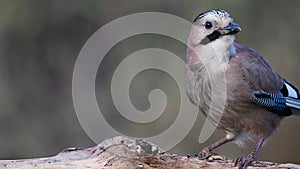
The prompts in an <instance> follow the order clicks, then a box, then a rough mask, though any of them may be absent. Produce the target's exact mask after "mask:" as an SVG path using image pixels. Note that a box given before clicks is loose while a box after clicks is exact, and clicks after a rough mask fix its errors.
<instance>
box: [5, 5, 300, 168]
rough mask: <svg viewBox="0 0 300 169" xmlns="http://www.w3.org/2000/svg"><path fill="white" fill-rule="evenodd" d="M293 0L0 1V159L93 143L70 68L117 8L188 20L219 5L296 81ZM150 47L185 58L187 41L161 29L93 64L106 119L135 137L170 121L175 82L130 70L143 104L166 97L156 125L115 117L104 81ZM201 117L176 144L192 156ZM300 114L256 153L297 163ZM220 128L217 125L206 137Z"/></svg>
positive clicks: (299, 15)
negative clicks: (76, 103) (153, 94)
mask: <svg viewBox="0 0 300 169" xmlns="http://www.w3.org/2000/svg"><path fill="white" fill-rule="evenodd" d="M299 7H300V1H296V0H290V1H280V0H276V1H275V0H272V1H271V0H266V1H258V0H251V1H250V0H244V1H234V0H224V1H217V0H212V1H195V0H192V1H174V0H173V1H171V0H165V1H159V0H152V1H146V0H131V1H128V0H127V1H117V0H111V1H108V0H101V1H100V0H99V1H92V0H85V1H79V0H74V1H66V0H62V1H50V0H48V1H47V0H45V1H38V0H27V1H16V0H3V1H1V2H0V93H1V95H0V147H1V148H0V158H1V159H11V158H29V157H38V156H46V155H53V154H56V153H58V152H59V151H60V150H62V149H63V148H66V147H71V146H79V147H80V146H82V147H87V146H92V145H93V144H94V143H93V142H92V141H91V140H90V139H89V137H88V136H87V135H86V134H85V133H84V131H83V129H82V128H81V126H80V124H79V122H78V120H77V116H76V113H75V111H74V108H73V102H72V89H71V87H72V73H73V68H74V64H75V61H76V58H77V56H78V54H79V51H80V49H81V47H82V46H83V44H84V43H85V42H86V41H87V39H88V38H89V37H90V36H91V35H92V34H93V33H94V32H95V31H97V30H98V29H99V28H101V26H103V25H105V24H106V23H108V22H110V21H112V20H114V19H117V18H119V17H122V16H124V15H128V14H132V13H136V12H149V11H155V12H165V13H170V14H174V15H177V16H179V17H182V18H185V19H187V20H189V21H192V20H193V19H194V17H196V16H197V15H198V14H199V13H200V12H203V11H206V10H208V9H215V8H222V9H225V10H227V11H228V12H229V13H231V15H232V16H233V17H234V18H235V20H236V22H237V23H239V24H240V26H241V27H242V32H240V34H238V35H237V41H239V42H241V43H243V44H246V45H248V46H250V47H252V48H255V49H257V50H258V51H259V52H260V53H261V54H263V55H264V56H265V57H266V58H267V60H268V61H269V62H270V63H271V65H272V66H273V67H274V69H275V70H276V71H277V72H278V73H280V74H281V75H282V76H284V77H285V78H286V79H288V80H290V81H291V82H292V83H294V84H296V85H297V86H300V78H299V74H298V73H299V67H298V64H299V63H300V62H299V61H300V58H299V53H300V48H299V47H298V45H299V43H298V39H300V34H299V33H298V27H299V26H300V11H299ZM143 39H147V40H146V41H144V40H143ZM141 42H143V43H141ZM150 47H157V48H162V49H166V50H170V51H172V52H173V53H175V54H177V55H178V56H180V57H181V58H182V59H184V57H185V56H184V55H185V46H184V45H182V44H180V43H178V42H176V40H174V39H170V38H167V37H162V36H158V35H140V36H136V37H132V38H128V39H126V40H125V41H123V42H121V43H119V44H118V45H117V46H116V47H115V48H113V50H112V51H110V53H108V56H109V57H106V58H107V59H106V60H105V66H103V67H101V68H103V69H104V70H101V71H99V72H100V73H99V74H98V75H97V80H96V84H97V89H96V92H97V97H98V99H99V100H107V103H108V104H105V105H106V106H104V107H103V109H104V110H105V112H107V113H112V114H110V116H111V117H110V118H109V116H108V118H109V121H111V124H112V125H114V126H115V128H116V129H118V128H122V127H128V128H131V129H132V131H134V132H133V133H135V134H137V133H138V134H140V135H139V136H149V135H153V134H155V132H154V131H157V129H160V130H163V129H164V128H167V127H168V126H169V125H170V124H172V121H173V120H174V118H175V117H176V115H177V111H178V109H179V108H178V103H179V102H180V100H178V97H179V94H178V92H176V91H178V87H177V86H176V85H174V80H172V78H170V77H169V76H168V75H166V74H163V73H161V72H157V71H149V72H148V71H146V72H143V73H144V75H143V76H137V77H136V78H135V80H134V82H133V83H132V85H131V89H130V90H131V92H130V93H131V94H130V97H131V99H132V102H133V104H134V105H135V106H136V107H137V108H138V109H140V110H145V109H147V108H148V107H149V103H148V102H147V98H148V93H149V92H150V91H151V90H152V89H154V88H161V89H162V90H163V91H165V93H166V95H167V97H168V105H167V108H166V111H165V112H166V113H168V114H173V117H174V118H173V119H170V118H169V116H162V119H160V120H159V121H157V122H155V123H153V124H147V125H141V126H134V125H132V124H129V123H128V122H125V121H121V122H120V121H118V120H115V119H117V116H118V115H117V113H116V112H115V108H114V107H113V105H112V103H111V101H110V100H111V98H110V97H111V96H109V91H110V89H109V86H108V84H109V82H110V79H111V75H112V73H113V69H111V68H114V67H115V66H116V65H117V64H118V63H120V61H121V60H122V59H123V57H124V56H126V55H129V54H130V53H132V52H134V51H137V50H139V49H143V48H150ZM101 72H102V73H101ZM103 72H104V73H103ZM148 76H149V77H148ZM145 77H147V78H145ZM203 118H204V117H203V116H202V115H199V116H198V119H197V120H198V121H199V123H197V125H195V126H194V128H193V130H192V131H191V133H190V134H189V135H188V137H187V138H186V139H185V140H184V141H183V142H182V143H180V144H179V145H178V146H177V147H176V148H175V149H174V150H172V151H173V152H176V153H179V154H187V153H190V154H192V153H196V152H198V151H199V150H200V149H201V147H202V146H203V145H200V144H198V143H197V139H198V136H199V132H200V129H201V125H202V124H201V123H200V122H201V121H203ZM299 120H300V119H299V117H298V118H297V117H296V118H295V117H291V118H287V119H285V120H284V121H283V123H282V125H281V126H280V127H279V129H278V131H277V132H276V133H275V134H274V136H273V137H272V138H271V139H270V140H269V143H268V144H267V145H266V146H265V148H263V149H262V151H261V152H260V154H259V156H260V157H261V159H264V160H273V161H278V162H298V163H300V158H299V156H300V154H299V144H298V143H299V142H300V136H299V134H298V129H299V127H300V125H299V124H300V123H299ZM183 125H184V124H183ZM293 133H294V134H293ZM128 134H129V135H130V133H128ZM222 134H223V133H221V132H219V131H218V132H216V133H215V135H214V136H213V137H212V138H211V139H209V141H207V142H206V143H205V144H209V143H210V142H212V141H215V140H216V139H217V138H219V137H220V136H221V135H222ZM131 135H133V134H132V133H131ZM133 136H138V135H133ZM249 147H250V146H249ZM251 148H252V147H251ZM249 151H250V149H248V150H241V149H239V148H237V147H236V146H235V145H233V144H228V145H226V146H224V147H222V148H220V149H218V152H219V153H223V154H227V155H229V156H231V157H235V156H236V155H237V154H247V153H248V152H249Z"/></svg>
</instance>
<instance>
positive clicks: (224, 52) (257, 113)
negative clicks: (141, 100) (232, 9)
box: [186, 9, 300, 168]
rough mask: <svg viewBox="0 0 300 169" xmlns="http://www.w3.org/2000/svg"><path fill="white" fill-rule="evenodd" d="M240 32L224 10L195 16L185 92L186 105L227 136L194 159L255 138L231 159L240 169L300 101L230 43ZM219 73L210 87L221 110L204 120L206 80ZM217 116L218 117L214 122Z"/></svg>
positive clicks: (253, 56) (256, 58)
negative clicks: (221, 100)
mask: <svg viewBox="0 0 300 169" xmlns="http://www.w3.org/2000/svg"><path fill="white" fill-rule="evenodd" d="M240 30H241V28H240V26H239V25H238V24H236V23H234V22H233V18H232V17H231V16H230V14H229V13H227V12H226V11H224V10H220V9H217V10H209V11H207V12H204V13H201V14H200V15H198V16H197V17H196V19H195V20H194V23H193V26H192V29H191V33H190V36H189V39H188V49H187V56H186V58H187V70H186V91H187V95H188V97H189V99H190V101H191V102H192V103H193V104H195V105H196V106H198V107H199V110H200V111H201V112H203V113H204V114H205V115H207V117H208V118H209V119H210V120H211V121H212V122H213V124H215V125H216V126H217V127H218V128H220V129H222V130H224V131H225V133H226V136H225V137H224V138H222V139H221V140H219V141H217V142H216V143H214V144H212V145H210V146H207V147H205V148H204V149H202V151H201V152H200V153H199V155H200V156H201V157H208V156H210V155H211V151H212V150H213V149H215V148H217V147H219V146H221V145H223V144H224V143H227V142H229V141H234V142H235V143H237V144H238V145H242V144H243V143H244V142H245V141H246V140H247V139H248V138H252V137H253V136H256V137H257V138H258V142H257V144H256V146H255V148H254V150H253V151H252V152H251V153H250V154H249V155H248V156H247V157H240V158H237V159H236V161H235V165H237V164H238V163H239V168H246V167H247V166H248V165H249V164H250V163H251V162H253V161H254V160H256V154H257V152H258V150H259V148H260V147H261V145H262V144H263V142H264V141H265V140H266V139H267V138H268V137H269V136H270V135H271V134H272V133H273V131H274V130H275V129H276V127H277V126H278V125H279V123H280V121H281V120H282V118H283V117H286V116H290V115H292V114H296V112H295V111H294V110H296V109H300V100H299V99H300V97H299V92H298V90H297V88H296V87H295V86H293V85H292V84H290V83H289V82H287V81H286V80H285V79H283V78H282V77H280V76H279V75H278V74H277V73H276V72H275V71H274V70H273V69H272V68H271V67H270V65H269V64H268V62H267V61H266V60H265V59H264V58H263V57H262V56H261V55H260V54H259V53H258V52H257V51H255V50H253V49H251V48H248V47H246V46H244V45H241V44H238V43H235V42H234V40H235V37H234V35H235V34H236V33H238V32H239V31H240ZM222 75H224V77H225V78H224V79H220V81H218V83H215V84H214V85H217V86H216V87H215V90H219V91H217V92H220V93H222V92H223V94H224V92H225V94H226V103H225V104H224V105H225V108H224V110H219V109H216V110H214V111H215V112H214V116H209V115H208V111H209V109H210V108H211V107H210V105H211V101H212V95H211V92H212V91H211V90H212V86H211V85H212V84H211V80H212V79H217V80H218V78H219V77H222ZM222 86H223V87H222ZM224 86H225V87H226V88H224ZM224 90H225V91H224ZM216 115H217V116H218V115H220V120H219V121H218V120H216V119H215V118H216ZM216 121H217V124H216V123H214V122H216Z"/></svg>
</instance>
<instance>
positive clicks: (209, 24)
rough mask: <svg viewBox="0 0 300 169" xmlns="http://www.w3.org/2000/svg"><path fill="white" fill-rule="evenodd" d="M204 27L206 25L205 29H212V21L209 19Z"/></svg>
mask: <svg viewBox="0 0 300 169" xmlns="http://www.w3.org/2000/svg"><path fill="white" fill-rule="evenodd" d="M204 27H205V29H210V28H212V23H211V22H209V21H207V22H205V24H204Z"/></svg>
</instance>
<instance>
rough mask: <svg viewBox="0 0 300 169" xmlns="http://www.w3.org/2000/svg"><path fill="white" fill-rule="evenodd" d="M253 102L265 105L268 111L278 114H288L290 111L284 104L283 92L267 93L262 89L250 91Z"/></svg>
mask: <svg viewBox="0 0 300 169" xmlns="http://www.w3.org/2000/svg"><path fill="white" fill-rule="evenodd" d="M252 97H253V100H254V102H255V103H257V104H259V105H261V106H263V107H265V108H266V109H268V110H269V111H271V112H273V113H275V114H278V115H280V116H290V115H291V114H292V111H291V110H290V109H289V108H288V107H287V106H286V99H285V98H284V96H283V94H281V93H279V94H274V93H267V92H264V91H252Z"/></svg>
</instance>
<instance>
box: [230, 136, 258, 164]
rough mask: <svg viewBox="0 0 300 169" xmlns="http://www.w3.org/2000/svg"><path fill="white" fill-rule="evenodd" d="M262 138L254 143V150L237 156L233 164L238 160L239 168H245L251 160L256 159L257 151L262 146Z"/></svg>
mask: <svg viewBox="0 0 300 169" xmlns="http://www.w3.org/2000/svg"><path fill="white" fill-rule="evenodd" d="M263 142H264V139H260V140H259V141H258V143H257V144H256V145H255V147H254V150H253V151H252V152H251V153H250V154H249V155H248V156H247V157H238V158H236V159H235V162H234V166H237V164H238V163H239V162H240V165H239V169H246V168H247V167H248V166H249V165H250V164H251V163H252V162H253V161H257V160H258V159H257V157H256V155H257V152H258V150H259V148H260V147H261V146H262V144H263Z"/></svg>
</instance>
